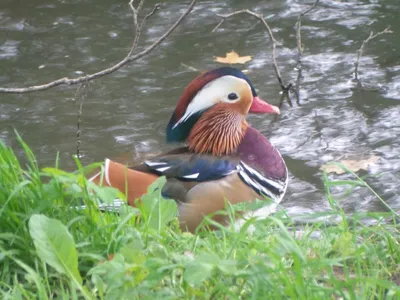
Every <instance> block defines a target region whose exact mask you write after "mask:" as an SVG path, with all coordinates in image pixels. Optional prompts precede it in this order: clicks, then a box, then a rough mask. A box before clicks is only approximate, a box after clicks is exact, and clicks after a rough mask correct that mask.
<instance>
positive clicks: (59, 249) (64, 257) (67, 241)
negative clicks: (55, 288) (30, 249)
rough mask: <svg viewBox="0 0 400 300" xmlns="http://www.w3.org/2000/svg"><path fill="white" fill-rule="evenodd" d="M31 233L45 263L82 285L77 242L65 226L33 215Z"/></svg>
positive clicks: (44, 217) (30, 226) (30, 225)
mask: <svg viewBox="0 0 400 300" xmlns="http://www.w3.org/2000/svg"><path fill="white" fill-rule="evenodd" d="M29 233H30V235H31V237H32V239H33V242H34V244H35V247H36V251H37V253H38V255H39V257H40V258H41V259H42V260H43V261H45V262H46V263H47V264H49V265H50V266H52V267H53V268H54V269H56V270H57V271H58V272H59V273H61V274H66V275H67V276H68V277H70V278H71V279H72V280H73V281H74V282H75V283H77V284H78V285H81V284H82V278H81V276H80V274H79V271H78V254H77V251H76V247H75V242H74V239H73V237H72V235H71V234H70V233H69V231H68V229H67V227H66V226H65V225H64V224H62V223H61V222H60V221H59V220H55V219H50V218H48V217H46V216H44V215H33V216H32V217H31V218H30V219H29Z"/></svg>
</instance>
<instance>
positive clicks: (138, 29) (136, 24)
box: [128, 0, 161, 56]
mask: <svg viewBox="0 0 400 300" xmlns="http://www.w3.org/2000/svg"><path fill="white" fill-rule="evenodd" d="M133 1H134V0H131V1H130V2H129V6H130V8H131V10H132V18H133V31H134V39H133V43H132V47H131V51H129V53H128V56H131V55H132V53H133V52H134V51H135V49H136V47H137V45H138V44H139V39H140V35H141V34H142V29H143V27H144V24H145V23H146V21H147V19H148V18H150V17H151V16H152V15H154V14H155V12H156V11H157V10H158V9H160V7H161V5H160V3H156V4H155V5H154V6H153V9H152V10H151V12H149V13H148V14H147V15H146V16H144V18H143V19H142V22H141V23H140V24H139V22H138V14H139V12H140V10H141V9H142V7H143V4H144V1H145V0H141V1H140V3H139V5H138V6H137V8H135V7H134V6H133Z"/></svg>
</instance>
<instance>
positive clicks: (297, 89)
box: [294, 0, 319, 104]
mask: <svg viewBox="0 0 400 300" xmlns="http://www.w3.org/2000/svg"><path fill="white" fill-rule="evenodd" d="M318 3H319V0H316V1H315V2H314V4H313V5H312V6H310V7H309V8H307V9H306V10H304V11H303V12H302V13H301V14H300V15H299V16H298V18H297V22H296V25H295V28H296V41H297V63H296V69H297V80H296V87H295V89H294V93H295V94H296V99H297V104H300V83H301V79H302V78H303V74H302V62H301V56H302V55H303V45H302V42H301V18H302V17H303V16H304V15H305V14H307V13H309V12H310V11H312V10H313V9H314V8H315V7H316V6H317V4H318Z"/></svg>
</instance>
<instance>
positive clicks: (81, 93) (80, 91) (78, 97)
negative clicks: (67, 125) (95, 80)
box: [74, 82, 89, 159]
mask: <svg viewBox="0 0 400 300" xmlns="http://www.w3.org/2000/svg"><path fill="white" fill-rule="evenodd" d="M87 87H89V82H82V83H81V84H80V85H79V86H78V88H77V90H76V93H75V97H74V100H75V102H76V104H77V105H79V108H78V117H77V122H76V157H77V158H78V159H80V158H81V153H80V146H81V120H82V109H83V102H84V101H85V99H86V97H87ZM78 101H79V103H78Z"/></svg>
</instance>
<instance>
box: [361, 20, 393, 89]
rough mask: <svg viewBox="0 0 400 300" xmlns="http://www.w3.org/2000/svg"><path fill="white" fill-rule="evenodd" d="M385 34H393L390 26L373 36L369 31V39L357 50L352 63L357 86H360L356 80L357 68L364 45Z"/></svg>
mask: <svg viewBox="0 0 400 300" xmlns="http://www.w3.org/2000/svg"><path fill="white" fill-rule="evenodd" d="M385 33H393V31H391V30H390V26H388V27H387V28H386V29H385V30H382V31H379V32H378V33H375V34H374V32H373V31H371V32H370V34H369V37H368V38H367V39H365V40H364V41H363V42H362V44H361V47H360V49H358V50H357V60H356V62H355V63H354V79H355V80H356V81H357V83H358V84H360V81H359V79H358V66H359V64H360V58H361V56H362V54H363V52H364V47H365V45H366V44H367V43H368V42H369V41H371V40H373V39H374V38H376V37H378V36H380V35H382V34H385Z"/></svg>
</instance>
